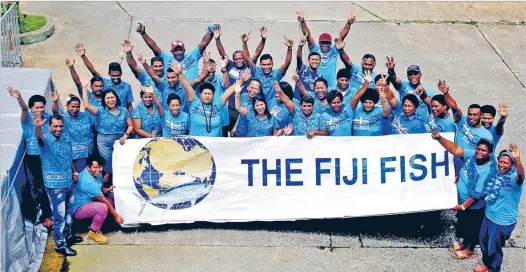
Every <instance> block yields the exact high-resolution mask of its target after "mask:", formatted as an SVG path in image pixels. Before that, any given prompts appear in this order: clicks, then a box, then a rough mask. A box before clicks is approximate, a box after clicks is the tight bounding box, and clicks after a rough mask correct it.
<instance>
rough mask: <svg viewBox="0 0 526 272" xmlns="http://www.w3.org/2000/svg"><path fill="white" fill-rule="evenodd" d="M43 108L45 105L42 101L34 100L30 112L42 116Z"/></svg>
mask: <svg viewBox="0 0 526 272" xmlns="http://www.w3.org/2000/svg"><path fill="white" fill-rule="evenodd" d="M45 108H46V106H45V105H44V103H42V102H35V104H33V107H31V112H32V113H33V114H34V115H35V116H42V115H43V114H44V111H45Z"/></svg>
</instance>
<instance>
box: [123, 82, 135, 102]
mask: <svg viewBox="0 0 526 272" xmlns="http://www.w3.org/2000/svg"><path fill="white" fill-rule="evenodd" d="M123 83H124V84H126V88H125V89H126V102H127V103H131V104H133V100H134V99H133V92H132V89H131V86H130V84H128V83H126V82H123Z"/></svg>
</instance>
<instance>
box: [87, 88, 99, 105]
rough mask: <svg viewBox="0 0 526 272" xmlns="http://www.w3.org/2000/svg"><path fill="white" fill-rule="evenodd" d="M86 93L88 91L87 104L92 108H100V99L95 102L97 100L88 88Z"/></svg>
mask: <svg viewBox="0 0 526 272" xmlns="http://www.w3.org/2000/svg"><path fill="white" fill-rule="evenodd" d="M87 91H88V101H89V104H90V105H92V106H93V107H100V106H102V99H99V100H97V98H95V95H94V94H93V91H92V90H91V89H89V88H88V90H87Z"/></svg>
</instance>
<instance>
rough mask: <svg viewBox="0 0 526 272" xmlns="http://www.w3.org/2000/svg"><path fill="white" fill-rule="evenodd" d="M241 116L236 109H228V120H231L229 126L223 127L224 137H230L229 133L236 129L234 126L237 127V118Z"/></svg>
mask: <svg viewBox="0 0 526 272" xmlns="http://www.w3.org/2000/svg"><path fill="white" fill-rule="evenodd" d="M238 116H239V112H237V110H235V109H230V108H229V109H228V119H229V123H228V125H226V126H224V127H223V137H228V133H229V132H230V131H232V129H233V128H234V126H235V125H236V122H237V117H238Z"/></svg>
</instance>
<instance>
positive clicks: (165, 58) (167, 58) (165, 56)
mask: <svg viewBox="0 0 526 272" xmlns="http://www.w3.org/2000/svg"><path fill="white" fill-rule="evenodd" d="M159 56H160V57H161V58H162V59H163V63H164V65H165V66H169V65H170V58H173V56H172V55H171V54H168V53H166V52H165V51H164V50H161V55H159Z"/></svg>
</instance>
